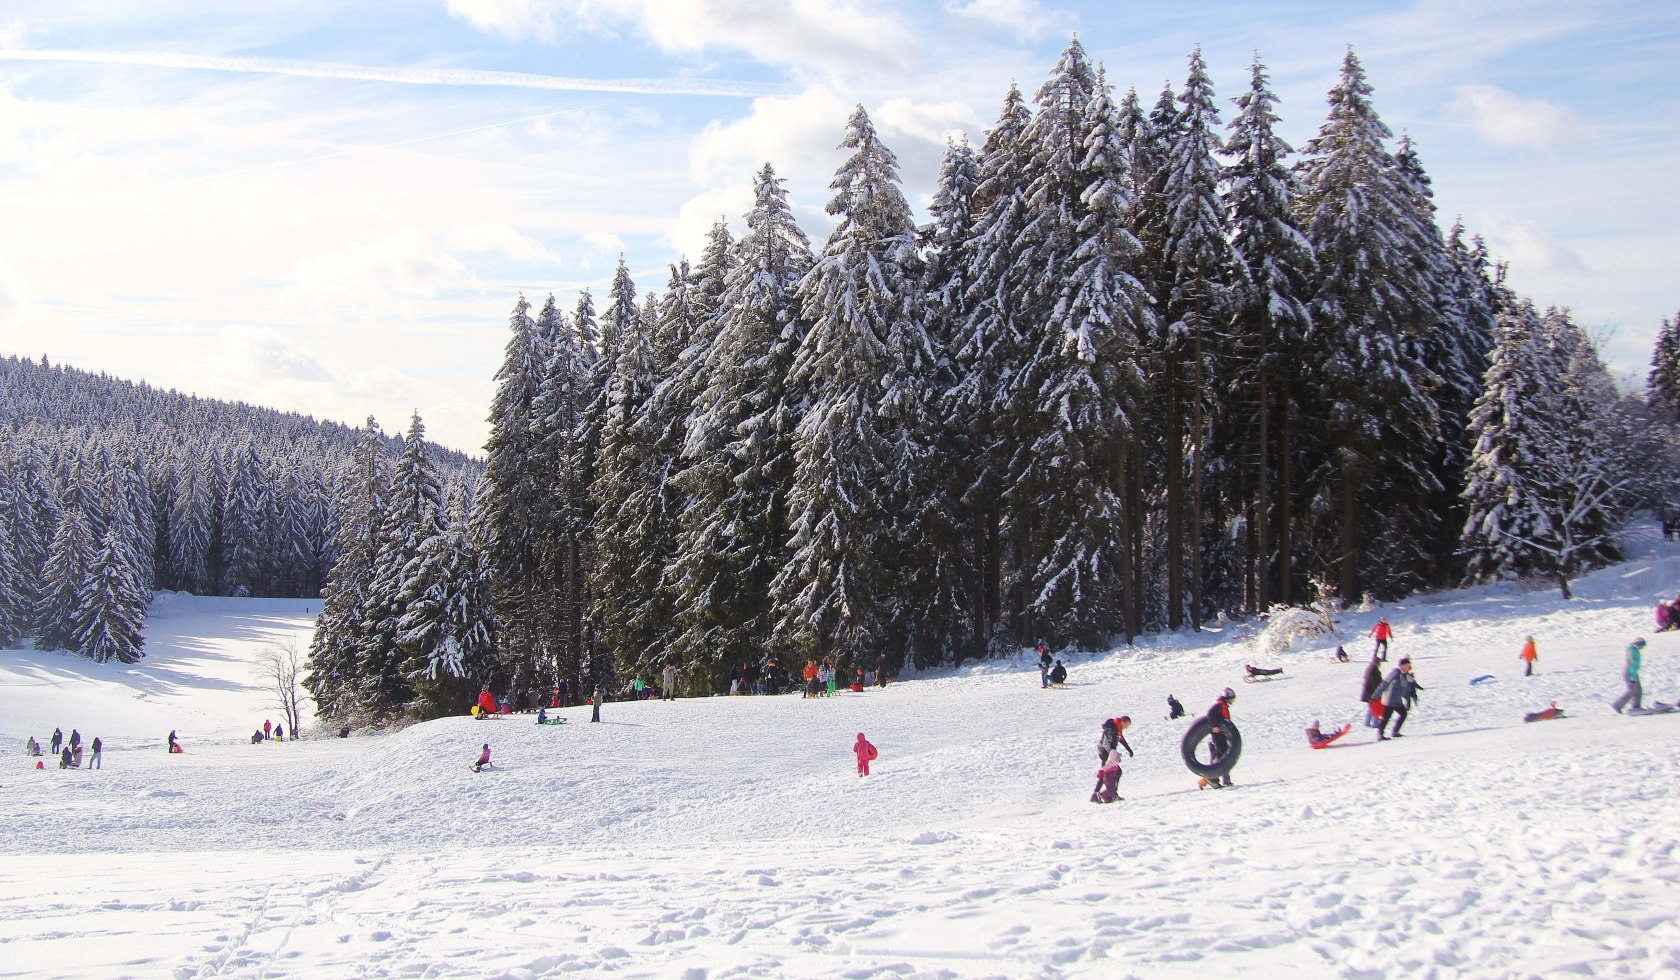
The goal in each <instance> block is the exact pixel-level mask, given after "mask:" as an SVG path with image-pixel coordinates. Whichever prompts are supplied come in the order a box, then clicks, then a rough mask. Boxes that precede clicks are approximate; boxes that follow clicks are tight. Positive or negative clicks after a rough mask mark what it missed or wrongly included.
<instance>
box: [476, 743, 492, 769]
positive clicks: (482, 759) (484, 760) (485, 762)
mask: <svg viewBox="0 0 1680 980" xmlns="http://www.w3.org/2000/svg"><path fill="white" fill-rule="evenodd" d="M489 765H490V743H489V742H485V743H484V751H483V752H480V753H479V754H478V761H477V762H475V763H473V772H479V771H481V770H483V769H485V768H487V767H488V766H489Z"/></svg>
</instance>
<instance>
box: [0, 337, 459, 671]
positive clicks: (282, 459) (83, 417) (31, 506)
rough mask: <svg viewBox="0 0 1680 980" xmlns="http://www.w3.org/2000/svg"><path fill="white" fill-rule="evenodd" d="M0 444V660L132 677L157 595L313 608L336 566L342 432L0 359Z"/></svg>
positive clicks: (454, 476)
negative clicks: (99, 668)
mask: <svg viewBox="0 0 1680 980" xmlns="http://www.w3.org/2000/svg"><path fill="white" fill-rule="evenodd" d="M0 434H3V438H0V647H11V646H15V645H17V644H18V643H20V642H22V641H23V640H24V639H26V638H30V639H33V641H34V645H35V647H36V648H37V649H41V650H71V651H76V652H79V653H81V654H83V655H85V656H87V657H90V658H92V659H94V660H97V661H102V662H103V661H109V660H116V661H121V662H125V663H132V662H134V661H136V660H138V659H139V658H140V657H141V656H142V655H143V653H144V642H143V630H144V624H145V617H146V609H147V606H148V604H149V603H150V601H151V598H152V594H153V592H154V591H156V590H179V591H185V592H195V593H199V594H202V595H228V596H246V595H255V596H314V595H317V594H319V592H320V590H321V586H322V583H323V581H324V580H325V577H326V574H327V572H328V570H329V569H331V568H332V567H333V562H334V560H335V559H336V557H337V555H338V549H337V547H336V545H335V543H334V540H335V534H336V533H337V529H338V523H339V516H338V515H339V513H340V511H341V509H342V503H341V497H342V494H343V493H344V491H345V488H346V487H348V486H351V485H353V481H352V480H351V479H350V474H349V471H348V464H349V461H350V451H351V449H352V448H354V447H355V446H356V445H358V441H357V440H358V433H357V431H356V430H354V429H350V428H348V427H346V426H343V425H338V424H336V423H330V422H317V421H315V420H314V419H311V418H307V417H304V416H301V415H294V414H287V413H281V412H276V411H272V410H269V409H261V408H253V407H251V406H248V405H243V404H233V403H228V402H221V401H215V400H211V399H201V398H196V397H192V396H188V395H181V394H178V393H176V392H174V391H159V390H158V389H155V388H152V387H150V386H148V385H146V384H145V383H139V384H135V383H131V382H128V381H121V380H117V379H114V378H110V377H107V376H105V375H102V374H90V373H87V372H85V371H78V370H75V369H73V368H66V367H63V366H59V365H53V364H49V363H48V362H47V360H46V359H45V358H43V359H42V360H41V361H40V362H39V363H36V362H35V361H32V360H29V359H20V358H16V357H7V358H0ZM376 442H377V444H378V446H379V451H380V452H381V453H382V454H389V453H391V452H392V451H394V450H395V449H400V448H402V445H403V444H402V443H401V441H400V440H397V441H395V442H392V441H388V440H385V439H383V438H382V437H377V435H376ZM433 451H434V452H436V451H437V450H435V448H434V450H433ZM440 460H441V462H440V465H441V466H443V467H444V468H445V469H446V471H447V472H448V473H449V474H450V479H451V480H453V481H455V482H460V481H461V480H463V479H470V478H471V477H472V475H473V474H474V473H475V472H476V470H477V468H478V467H477V466H476V464H474V463H473V462H472V461H471V460H469V459H467V457H465V456H462V455H461V454H459V453H441V455H440Z"/></svg>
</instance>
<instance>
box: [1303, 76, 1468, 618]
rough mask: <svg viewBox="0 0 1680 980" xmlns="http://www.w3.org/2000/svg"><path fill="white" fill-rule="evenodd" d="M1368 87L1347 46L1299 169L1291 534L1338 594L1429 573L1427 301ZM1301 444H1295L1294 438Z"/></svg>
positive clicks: (1431, 414)
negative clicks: (1296, 465)
mask: <svg viewBox="0 0 1680 980" xmlns="http://www.w3.org/2000/svg"><path fill="white" fill-rule="evenodd" d="M1370 94H1371V87H1370V85H1369V83H1367V82H1366V79H1365V72H1364V70H1363V69H1362V68H1361V67H1360V65H1359V60H1358V59H1357V58H1356V57H1354V54H1353V52H1352V51H1349V52H1348V54H1347V57H1346V58H1345V59H1344V60H1343V62H1342V72H1341V78H1340V80H1339V81H1338V82H1337V84H1336V86H1335V87H1334V88H1333V89H1331V91H1330V98H1329V101H1330V116H1329V118H1328V119H1327V120H1326V121H1325V123H1324V125H1323V126H1322V127H1321V128H1320V130H1319V135H1318V136H1317V138H1315V139H1314V140H1312V142H1310V143H1309V144H1307V148H1306V154H1305V158H1304V159H1303V160H1302V162H1301V164H1300V166H1299V167H1298V168H1297V176H1298V178H1299V180H1300V188H1301V194H1300V198H1299V209H1300V215H1301V224H1302V228H1303V230H1304V231H1305V232H1306V234H1307V239H1308V241H1310V242H1311V243H1312V245H1313V252H1314V256H1315V258H1316V259H1317V262H1318V273H1319V278H1318V282H1317V284H1316V285H1317V288H1316V290H1315V293H1314V295H1313V298H1312V301H1311V304H1310V307H1309V309H1310V312H1311V324H1310V326H1309V329H1308V335H1307V337H1306V342H1305V343H1304V344H1303V348H1302V352H1303V357H1302V372H1303V378H1302V380H1303V393H1302V394H1303V402H1304V404H1303V411H1304V414H1305V415H1306V416H1307V418H1308V423H1309V424H1308V425H1304V426H1302V427H1301V428H1300V429H1298V430H1297V431H1299V432H1301V434H1302V435H1303V436H1305V435H1306V434H1307V433H1308V432H1309V431H1310V432H1311V433H1312V434H1313V435H1314V436H1316V437H1317V438H1316V439H1315V440H1314V442H1315V444H1313V445H1303V446H1301V447H1300V449H1301V450H1302V452H1303V453H1304V455H1305V456H1306V459H1305V460H1304V469H1303V477H1304V487H1303V491H1304V492H1305V493H1307V494H1309V495H1311V496H1312V497H1314V498H1316V499H1315V500H1314V502H1313V504H1312V506H1311V509H1310V513H1311V514H1312V515H1314V517H1313V518H1312V519H1311V520H1310V522H1309V523H1308V524H1307V526H1305V527H1303V532H1304V533H1303V536H1302V537H1303V538H1309V537H1310V539H1311V540H1310V541H1308V542H1304V543H1308V544H1310V545H1311V546H1312V547H1313V548H1314V550H1315V551H1316V555H1315V557H1314V561H1315V562H1317V563H1318V564H1319V565H1320V566H1328V567H1330V568H1331V569H1333V570H1334V574H1335V576H1336V580H1337V588H1338V592H1339V594H1340V595H1342V596H1343V597H1344V598H1345V599H1347V600H1348V601H1352V600H1354V599H1355V598H1356V597H1358V596H1360V595H1364V594H1375V595H1378V596H1393V595H1402V594H1405V593H1406V592H1407V591H1409V590H1410V589H1412V588H1415V587H1416V586H1418V585H1419V584H1421V581H1422V576H1423V575H1424V574H1425V572H1426V571H1427V568H1428V564H1429V562H1428V558H1429V556H1428V554H1427V552H1426V550H1425V549H1424V547H1423V545H1424V542H1426V541H1427V540H1428V539H1429V529H1430V525H1431V522H1432V520H1433V517H1432V516H1431V515H1430V514H1428V513H1427V510H1428V504H1429V502H1430V500H1431V499H1432V495H1433V494H1434V492H1435V491H1436V490H1437V489H1438V488H1439V484H1438V482H1437V481H1436V479H1435V476H1434V474H1433V472H1432V471H1431V469H1430V466H1429V462H1430V460H1431V458H1432V456H1433V445H1434V440H1435V439H1436V438H1437V433H1438V426H1437V417H1436V411H1435V403H1434V400H1433V399H1432V398H1431V397H1430V395H1429V390H1430V389H1431V388H1433V387H1434V386H1435V385H1436V383H1437V380H1436V379H1435V377H1434V376H1433V375H1432V374H1431V373H1430V372H1429V371H1428V369H1427V367H1426V366H1425V365H1424V364H1423V363H1422V361H1421V359H1420V358H1419V357H1418V356H1417V354H1416V344H1415V342H1414V340H1413V338H1412V337H1410V336H1408V334H1409V333H1415V331H1416V330H1417V325H1418V324H1419V323H1420V322H1421V320H1422V316H1421V313H1420V311H1421V310H1422V309H1423V308H1424V307H1425V306H1426V304H1427V303H1428V302H1429V300H1430V299H1431V298H1432V297H1431V293H1430V291H1429V289H1428V285H1429V284H1428V283H1427V282H1424V281H1420V279H1419V278H1418V276H1417V275H1416V270H1415V266H1414V264H1413V262H1412V258H1413V256H1412V254H1411V252H1410V251H1409V249H1408V245H1409V238H1408V236H1409V235H1410V234H1411V232H1412V228H1411V226H1410V222H1411V220H1412V218H1411V213H1410V208H1411V202H1410V200H1409V197H1408V195H1409V193H1410V189H1409V188H1408V186H1407V185H1406V183H1405V181H1404V180H1402V178H1401V177H1400V175H1399V171H1398V167H1397V166H1396V164H1395V162H1394V158H1393V156H1392V155H1391V154H1390V153H1389V152H1388V150H1387V149H1386V147H1385V145H1384V140H1386V139H1387V138H1388V137H1389V135H1390V134H1389V130H1388V127H1387V126H1385V125H1383V123H1382V121H1381V120H1380V119H1379V118H1378V117H1377V114H1376V111H1375V109H1373V108H1372V106H1371V100H1370ZM1304 441H1305V440H1303V442H1304Z"/></svg>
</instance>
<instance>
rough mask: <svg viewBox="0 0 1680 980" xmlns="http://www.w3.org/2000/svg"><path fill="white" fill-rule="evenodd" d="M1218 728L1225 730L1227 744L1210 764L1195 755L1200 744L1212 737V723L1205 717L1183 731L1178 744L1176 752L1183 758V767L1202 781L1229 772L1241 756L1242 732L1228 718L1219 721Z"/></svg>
mask: <svg viewBox="0 0 1680 980" xmlns="http://www.w3.org/2000/svg"><path fill="white" fill-rule="evenodd" d="M1219 727H1220V728H1223V729H1224V730H1225V740H1226V742H1228V743H1229V744H1228V745H1227V746H1226V749H1225V754H1224V755H1222V756H1220V757H1219V758H1217V759H1214V760H1213V761H1211V762H1203V761H1201V759H1200V758H1199V757H1198V755H1197V750H1198V749H1200V748H1201V747H1202V743H1203V742H1205V741H1207V740H1208V739H1209V738H1210V737H1212V735H1213V721H1212V720H1211V719H1209V718H1208V717H1207V716H1206V715H1203V716H1202V717H1200V718H1197V719H1196V720H1195V722H1194V723H1192V724H1191V725H1190V727H1189V728H1187V729H1185V731H1184V741H1183V742H1180V743H1179V747H1178V750H1179V754H1180V755H1182V756H1183V757H1184V765H1185V766H1187V767H1188V768H1189V769H1190V771H1191V772H1193V773H1195V774H1196V775H1198V776H1201V777H1202V778H1203V779H1215V778H1217V777H1220V776H1223V775H1225V774H1226V773H1228V772H1230V771H1231V769H1232V768H1233V767H1234V766H1236V764H1237V757H1238V756H1240V755H1242V732H1240V731H1238V730H1237V726H1236V725H1235V724H1233V723H1232V722H1231V720H1230V719H1228V718H1227V719H1225V720H1224V721H1221V722H1220V723H1219Z"/></svg>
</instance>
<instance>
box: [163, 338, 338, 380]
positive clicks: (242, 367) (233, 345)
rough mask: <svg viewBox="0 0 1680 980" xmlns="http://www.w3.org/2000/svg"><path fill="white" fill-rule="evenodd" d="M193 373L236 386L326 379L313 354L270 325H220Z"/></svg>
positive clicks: (325, 370)
mask: <svg viewBox="0 0 1680 980" xmlns="http://www.w3.org/2000/svg"><path fill="white" fill-rule="evenodd" d="M197 362H198V365H199V368H200V369H199V370H198V371H195V372H194V373H197V374H201V375H203V376H208V377H215V378H219V379H221V380H222V381H224V382H225V383H229V384H233V385H236V386H251V387H258V386H261V385H264V384H268V383H273V382H281V381H326V380H328V379H329V377H330V374H329V373H328V371H327V369H326V368H325V367H323V366H322V364H321V362H320V361H318V360H317V359H316V358H315V355H313V354H311V353H310V352H309V351H307V350H304V349H303V348H301V347H298V346H296V345H294V344H293V343H292V342H290V341H289V340H287V339H286V338H285V336H283V335H282V334H281V333H280V332H279V331H277V330H274V329H273V328H271V327H253V326H241V325H238V324H235V325H231V326H227V327H223V328H222V330H221V331H220V332H219V333H218V334H217V335H216V337H215V338H214V339H213V340H212V341H211V343H210V347H209V350H208V351H207V352H206V354H205V356H203V357H202V358H199V359H197Z"/></svg>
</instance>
